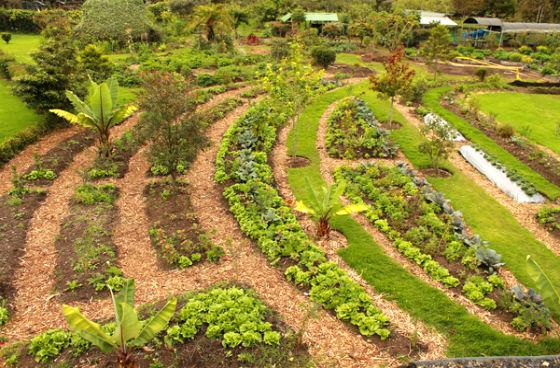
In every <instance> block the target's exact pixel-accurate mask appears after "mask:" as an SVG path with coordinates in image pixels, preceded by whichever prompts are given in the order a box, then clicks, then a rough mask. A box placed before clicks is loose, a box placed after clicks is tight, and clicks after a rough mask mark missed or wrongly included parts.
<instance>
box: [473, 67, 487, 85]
mask: <svg viewBox="0 0 560 368" xmlns="http://www.w3.org/2000/svg"><path fill="white" fill-rule="evenodd" d="M475 74H476V76H477V77H478V80H479V81H480V82H484V80H485V79H486V76H487V75H488V69H485V68H479V69H477V70H476V72H475Z"/></svg>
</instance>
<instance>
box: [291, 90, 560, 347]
mask: <svg viewBox="0 0 560 368" xmlns="http://www.w3.org/2000/svg"><path fill="white" fill-rule="evenodd" d="M351 94H354V95H361V97H362V98H363V99H365V100H366V102H367V103H368V104H370V106H371V107H372V108H373V111H374V112H375V114H376V117H377V118H378V119H380V120H383V119H384V118H385V117H386V115H387V111H388V103H387V102H386V101H385V100H380V99H378V98H377V97H376V95H375V94H374V93H372V92H370V91H369V90H368V86H367V84H366V83H362V84H360V85H355V86H349V87H344V88H342V89H339V90H336V91H334V92H330V93H327V94H326V95H324V96H321V98H320V99H317V100H316V101H315V102H314V103H312V104H310V105H309V106H308V107H307V109H306V110H305V111H304V113H303V114H302V116H301V117H300V119H299V121H298V124H297V126H296V129H297V131H298V134H297V136H298V147H297V154H298V155H300V156H305V157H307V158H308V159H309V160H310V161H311V163H310V165H308V166H306V167H303V168H294V169H290V170H289V172H288V176H289V182H290V186H291V188H292V190H293V192H294V194H295V196H296V198H297V199H298V200H303V201H309V199H310V198H311V195H312V194H311V192H310V190H309V189H308V187H307V186H306V184H305V178H308V179H309V180H310V182H311V183H312V184H313V185H314V186H316V187H320V186H322V185H325V182H324V180H323V178H322V177H321V173H320V170H319V163H320V162H319V160H320V159H319V153H318V151H317V149H316V145H315V142H316V138H317V129H318V124H319V119H320V117H321V115H322V114H323V112H324V111H325V110H326V108H327V107H328V106H329V105H330V104H332V103H334V102H336V101H338V100H340V99H341V98H344V97H346V96H348V95H351ZM395 117H396V119H397V120H399V121H401V122H402V123H403V124H404V126H403V128H401V129H400V130H399V131H398V134H397V136H396V138H397V141H398V143H399V144H400V145H401V146H402V148H403V151H404V153H405V154H406V155H407V157H408V158H409V160H411V161H412V162H413V163H414V164H415V165H418V166H424V165H425V164H426V163H427V160H426V157H424V156H422V155H420V154H418V152H417V150H416V146H417V145H418V144H419V143H420V142H421V139H422V138H421V136H420V135H419V133H418V131H417V130H416V128H415V127H413V126H412V125H411V124H409V123H407V122H406V121H405V120H404V118H403V117H402V116H401V115H400V114H399V113H398V112H395ZM292 137H293V132H291V135H290V138H292ZM288 147H291V144H290V142H289V143H288ZM456 175H457V176H459V177H463V176H462V175H461V174H456ZM456 184H457V183H453V182H449V183H447V188H442V186H443V187H445V185H442V186H440V185H438V186H437V187H438V188H437V189H439V190H442V191H443V189H446V190H445V191H444V193H445V194H446V195H448V196H449V193H450V192H453V191H457V187H454V185H456ZM468 190H469V191H472V193H473V195H474V196H483V195H485V193H484V192H483V191H482V188H479V187H477V186H476V185H475V183H472V185H471V186H470V188H469V189H468ZM452 199H453V198H452ZM477 200H483V201H486V198H484V197H480V198H478V199H477ZM490 201H493V200H492V199H491V198H490ZM474 203H476V202H474ZM453 204H454V206H455V207H456V208H457V209H461V210H462V208H461V205H462V203H455V202H454V203H453ZM491 207H492V208H494V209H500V208H501V209H502V210H503V211H505V209H504V208H503V207H501V206H500V205H499V204H498V203H497V202H495V201H493V202H491ZM501 214H502V215H506V214H503V213H501ZM465 217H467V222H468V223H469V224H470V225H471V226H473V225H472V224H471V222H470V219H471V214H470V213H469V216H465ZM493 224H494V222H492V223H489V224H486V225H487V226H489V227H490V228H489V229H486V230H487V231H488V233H492V232H496V231H497V230H499V231H502V232H504V233H506V234H510V241H509V242H508V245H509V247H511V248H515V247H518V248H521V249H523V247H527V246H531V243H530V244H527V239H526V238H524V237H522V238H516V232H517V231H520V230H521V229H522V228H521V227H520V226H519V225H518V224H517V223H516V222H515V221H514V223H512V224H510V225H511V226H516V227H514V228H513V229H508V228H502V229H497V228H496V227H494V225H493ZM332 225H333V226H334V227H335V228H336V229H337V230H339V231H341V232H342V233H343V234H344V235H345V236H346V238H347V239H348V247H347V248H344V249H341V250H340V251H339V254H340V256H341V257H342V258H343V259H344V260H345V261H346V262H347V263H348V264H349V265H350V266H351V267H352V268H354V269H355V270H356V271H357V272H358V273H359V274H360V275H361V277H362V278H363V279H364V280H366V281H367V282H368V283H369V284H370V285H372V286H373V287H374V288H375V289H376V290H377V291H378V292H380V293H383V294H384V297H385V298H386V299H389V300H394V301H395V302H397V304H398V305H399V307H400V308H402V309H403V310H405V311H407V312H408V313H409V314H410V315H411V316H412V317H414V318H417V319H419V320H421V321H423V322H425V323H427V324H429V325H431V326H433V327H434V328H435V329H437V330H438V331H439V332H440V333H442V334H443V335H445V336H446V337H447V338H448V342H449V348H448V351H447V354H448V355H450V356H480V355H541V354H557V353H560V341H559V340H558V339H550V338H545V339H543V340H542V341H541V342H540V343H538V344H534V343H532V342H529V341H526V340H522V339H518V338H515V337H512V336H507V335H504V334H502V333H500V332H498V331H496V330H494V329H492V328H491V327H489V326H488V325H486V324H485V323H483V322H482V321H480V320H479V319H478V318H476V317H475V316H473V315H471V314H469V313H468V312H467V310H466V309H465V308H463V307H462V306H460V305H458V304H457V303H455V302H453V301H452V300H450V299H449V298H448V297H447V296H446V295H445V294H444V293H443V292H441V291H439V290H437V289H435V288H433V287H431V286H429V285H428V284H426V283H424V282H423V281H421V280H420V279H418V278H416V277H414V276H413V275H411V274H410V273H409V272H408V271H406V270H405V269H404V268H403V267H402V266H401V265H399V264H398V263H397V262H395V261H394V260H393V259H392V258H391V257H389V256H388V255H386V254H385V253H384V251H383V249H382V248H381V247H380V246H379V245H378V244H376V243H375V241H374V240H373V238H372V237H371V236H370V235H369V234H368V233H367V232H366V231H365V230H364V229H363V228H362V227H361V226H360V225H359V224H358V223H357V222H356V221H354V220H353V219H352V218H351V217H349V216H342V217H338V218H337V219H335V221H333V224H332ZM497 225H499V224H497ZM520 228H521V229H520ZM476 230H477V231H478V229H476ZM481 233H482V232H481ZM481 235H482V236H483V237H485V234H481ZM535 242H536V241H533V243H532V246H535V247H538V248H544V249H545V251H546V248H545V247H544V245H542V244H540V243H538V242H537V243H535ZM511 256H512V257H513V256H515V254H512V255H511ZM508 258H510V256H509V255H508V256H507V257H506V262H508V261H509V259H508ZM554 258H555V262H558V259H557V257H554ZM523 259H524V257H523ZM512 266H514V265H513V264H512ZM556 269H559V268H558V267H556ZM518 271H521V270H518Z"/></svg>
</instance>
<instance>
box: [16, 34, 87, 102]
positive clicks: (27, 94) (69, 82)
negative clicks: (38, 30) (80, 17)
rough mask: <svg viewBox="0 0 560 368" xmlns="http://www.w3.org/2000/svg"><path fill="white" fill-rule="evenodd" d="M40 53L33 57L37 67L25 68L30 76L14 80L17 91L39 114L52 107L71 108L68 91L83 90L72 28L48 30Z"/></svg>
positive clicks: (26, 75) (79, 92) (79, 91)
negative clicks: (67, 95) (67, 96)
mask: <svg viewBox="0 0 560 368" xmlns="http://www.w3.org/2000/svg"><path fill="white" fill-rule="evenodd" d="M43 35H44V38H43V41H42V44H41V46H40V48H39V51H37V52H36V53H34V54H33V55H32V57H33V60H34V61H35V64H34V65H29V66H27V67H26V69H27V74H25V75H23V76H21V77H18V78H16V79H15V81H16V86H15V88H14V91H15V92H16V94H18V95H20V96H21V97H22V98H23V100H24V101H25V102H27V103H28V104H29V105H31V106H32V107H34V108H36V109H37V110H38V111H39V112H46V111H48V110H50V109H52V108H63V109H65V110H68V109H70V107H71V105H70V102H69V100H68V99H67V98H66V91H67V90H70V89H74V90H77V92H78V94H81V92H82V91H83V86H82V85H81V82H82V81H83V75H82V74H80V71H79V69H78V63H77V60H76V54H77V51H76V48H75V46H74V40H73V38H72V35H71V34H70V29H69V25H67V24H66V25H62V26H57V27H55V28H50V27H49V28H47V29H46V30H45V31H44V32H43Z"/></svg>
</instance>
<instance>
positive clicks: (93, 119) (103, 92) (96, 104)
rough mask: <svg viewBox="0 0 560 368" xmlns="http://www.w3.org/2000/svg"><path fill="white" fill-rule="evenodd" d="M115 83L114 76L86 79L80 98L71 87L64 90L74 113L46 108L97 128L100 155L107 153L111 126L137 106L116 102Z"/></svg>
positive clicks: (84, 125)
mask: <svg viewBox="0 0 560 368" xmlns="http://www.w3.org/2000/svg"><path fill="white" fill-rule="evenodd" d="M118 90H119V84H118V82H117V80H116V79H115V78H110V79H108V80H107V81H105V82H103V83H101V84H97V83H95V82H94V81H92V80H90V83H89V88H88V93H87V96H86V98H85V101H82V100H81V99H80V98H79V97H78V96H76V95H75V94H74V93H73V92H71V91H66V97H67V98H68V100H70V102H71V103H72V105H73V106H74V109H75V110H76V112H77V114H73V113H71V112H68V111H65V110H59V109H51V110H49V111H50V112H52V113H53V114H55V115H57V116H60V117H61V118H63V119H66V120H67V121H68V122H69V123H71V124H75V125H78V126H81V127H84V128H88V129H91V130H93V131H95V132H97V136H98V139H99V153H100V155H101V156H102V157H104V158H109V157H110V155H111V151H112V149H111V139H110V131H111V128H112V127H114V126H116V125H118V124H120V123H121V122H122V121H123V120H125V119H126V118H127V117H129V116H130V115H131V114H132V113H133V112H134V111H136V109H137V107H136V106H134V105H128V106H121V107H119V106H118V105H117V97H118Z"/></svg>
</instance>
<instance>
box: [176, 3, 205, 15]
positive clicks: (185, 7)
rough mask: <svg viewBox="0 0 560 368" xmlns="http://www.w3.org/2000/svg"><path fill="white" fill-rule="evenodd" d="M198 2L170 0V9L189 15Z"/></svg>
mask: <svg viewBox="0 0 560 368" xmlns="http://www.w3.org/2000/svg"><path fill="white" fill-rule="evenodd" d="M198 3H199V1H196V0H170V1H169V10H171V11H172V12H173V13H176V14H179V15H182V16H184V15H189V14H191V13H192V11H193V9H194V7H195V5H197V4H198Z"/></svg>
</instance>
